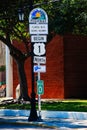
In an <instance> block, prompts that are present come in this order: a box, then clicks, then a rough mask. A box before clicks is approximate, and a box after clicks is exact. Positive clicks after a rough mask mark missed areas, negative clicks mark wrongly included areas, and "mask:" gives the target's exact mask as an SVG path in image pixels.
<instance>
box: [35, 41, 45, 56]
mask: <svg viewBox="0 0 87 130" xmlns="http://www.w3.org/2000/svg"><path fill="white" fill-rule="evenodd" d="M33 47H34V50H33V52H34V54H35V55H38V56H41V55H44V54H45V53H46V49H45V44H44V43H34V45H33Z"/></svg>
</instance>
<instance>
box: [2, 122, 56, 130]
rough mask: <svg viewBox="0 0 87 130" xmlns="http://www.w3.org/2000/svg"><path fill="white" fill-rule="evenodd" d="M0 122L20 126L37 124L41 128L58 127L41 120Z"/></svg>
mask: <svg viewBox="0 0 87 130" xmlns="http://www.w3.org/2000/svg"><path fill="white" fill-rule="evenodd" d="M0 124H11V125H18V126H23V125H26V126H33V127H34V126H35V127H39V128H50V129H56V128H57V127H55V126H49V125H46V124H43V122H42V123H39V122H11V121H0Z"/></svg>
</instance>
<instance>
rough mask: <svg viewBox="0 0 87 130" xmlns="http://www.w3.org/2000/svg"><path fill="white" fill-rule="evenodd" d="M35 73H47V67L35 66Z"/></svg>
mask: <svg viewBox="0 0 87 130" xmlns="http://www.w3.org/2000/svg"><path fill="white" fill-rule="evenodd" d="M34 72H43V73H44V72H46V66H45V65H42V66H41V65H34Z"/></svg>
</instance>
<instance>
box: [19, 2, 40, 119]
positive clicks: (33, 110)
mask: <svg viewBox="0 0 87 130" xmlns="http://www.w3.org/2000/svg"><path fill="white" fill-rule="evenodd" d="M29 9H30V11H31V10H32V9H33V0H30V8H29ZM18 15H19V20H20V21H23V20H24V11H23V9H22V8H20V9H19V10H18ZM31 54H32V55H31V78H32V89H31V90H32V92H31V101H30V102H31V110H30V116H29V118H28V121H37V120H38V116H37V111H36V100H35V96H36V94H35V86H34V72H33V44H32V43H31Z"/></svg>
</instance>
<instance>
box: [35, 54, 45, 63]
mask: <svg viewBox="0 0 87 130" xmlns="http://www.w3.org/2000/svg"><path fill="white" fill-rule="evenodd" d="M34 63H41V64H45V63H46V57H41V56H40V57H39V56H34Z"/></svg>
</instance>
